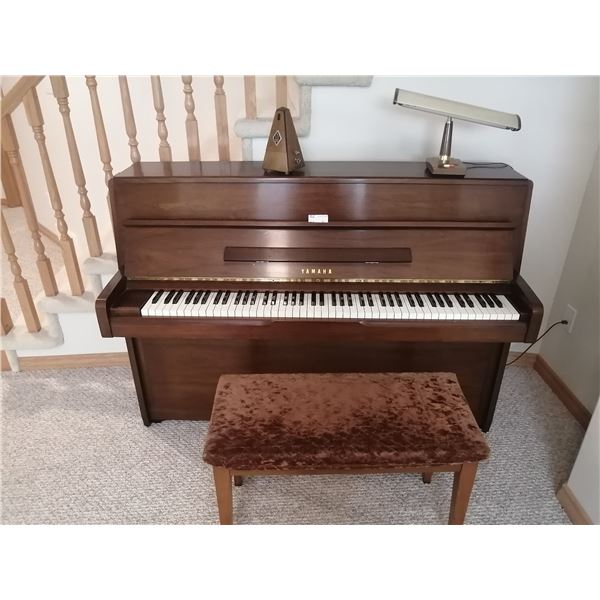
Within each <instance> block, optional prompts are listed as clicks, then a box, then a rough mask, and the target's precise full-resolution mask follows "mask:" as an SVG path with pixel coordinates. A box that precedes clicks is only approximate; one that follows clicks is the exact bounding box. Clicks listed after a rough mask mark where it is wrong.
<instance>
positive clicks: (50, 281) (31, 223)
mask: <svg viewBox="0 0 600 600" xmlns="http://www.w3.org/2000/svg"><path fill="white" fill-rule="evenodd" d="M2 149H3V150H5V151H6V154H7V156H8V161H9V164H10V167H11V169H12V173H13V176H14V179H15V183H16V186H17V189H18V191H19V197H20V199H21V202H22V206H23V213H24V214H25V221H26V222H27V227H28V229H29V231H30V233H31V239H32V242H33V249H34V250H35V253H36V254H37V259H36V266H37V269H38V273H39V275H40V280H41V282H42V287H43V288H44V293H45V294H46V296H56V294H57V293H58V287H57V285H56V279H55V277H54V270H53V269H52V264H51V263H50V259H49V258H48V257H47V256H46V249H45V247H44V244H43V242H42V238H41V235H40V230H41V228H40V224H39V222H38V218H37V214H36V212H35V207H34V205H33V200H32V198H31V192H30V191H29V185H28V183H27V177H26V176H25V169H24V167H23V162H22V161H21V154H20V151H19V144H18V141H17V135H16V133H15V129H14V127H13V123H12V119H11V118H10V117H9V116H7V117H4V119H2ZM57 243H59V241H58V239H57Z"/></svg>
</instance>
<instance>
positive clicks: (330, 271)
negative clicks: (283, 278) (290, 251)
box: [302, 267, 333, 275]
mask: <svg viewBox="0 0 600 600" xmlns="http://www.w3.org/2000/svg"><path fill="white" fill-rule="evenodd" d="M302 275H333V269H326V268H318V267H315V268H312V267H311V268H310V269H308V268H307V269H302Z"/></svg>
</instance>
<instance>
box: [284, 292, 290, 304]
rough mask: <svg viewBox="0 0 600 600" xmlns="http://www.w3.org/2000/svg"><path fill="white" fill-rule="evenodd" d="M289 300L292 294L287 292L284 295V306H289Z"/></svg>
mask: <svg viewBox="0 0 600 600" xmlns="http://www.w3.org/2000/svg"><path fill="white" fill-rule="evenodd" d="M289 299H290V293H289V292H285V294H283V305H284V306H287V305H288V302H289Z"/></svg>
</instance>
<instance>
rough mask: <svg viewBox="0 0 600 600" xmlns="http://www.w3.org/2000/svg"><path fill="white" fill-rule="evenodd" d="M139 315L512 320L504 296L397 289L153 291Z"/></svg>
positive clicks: (513, 312) (512, 312)
mask: <svg viewBox="0 0 600 600" xmlns="http://www.w3.org/2000/svg"><path fill="white" fill-rule="evenodd" d="M141 314H142V316H143V317H192V318H193V317H200V318H221V319H232V318H235V319H238V318H241V319H244V318H248V319H253V318H257V319H265V318H266V319H347V320H365V319H375V320H418V319H422V320H433V321H443V320H460V321H482V320H484V321H485V320H487V321H516V320H518V319H519V317H520V315H519V312H518V311H517V310H515V308H514V307H513V306H512V304H511V303H510V302H509V301H508V300H507V298H506V297H505V296H502V295H495V294H483V293H480V294H460V293H456V294H446V293H438V292H435V293H418V294H417V293H408V294H400V293H396V292H358V293H349V292H272V291H271V292H258V291H252V290H247V291H237V290H228V291H206V290H200V291H197V290H192V291H187V290H157V291H155V292H154V293H153V294H152V295H151V296H150V298H149V299H148V301H147V302H146V303H145V304H144V306H143V307H142V309H141Z"/></svg>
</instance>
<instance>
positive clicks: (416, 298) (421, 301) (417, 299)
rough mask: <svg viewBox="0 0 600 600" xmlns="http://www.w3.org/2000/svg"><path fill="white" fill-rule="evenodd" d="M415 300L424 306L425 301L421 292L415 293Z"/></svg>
mask: <svg viewBox="0 0 600 600" xmlns="http://www.w3.org/2000/svg"><path fill="white" fill-rule="evenodd" d="M415 300H416V301H417V304H418V305H419V306H420V307H421V308H423V307H424V306H425V303H424V302H423V298H421V294H415Z"/></svg>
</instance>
